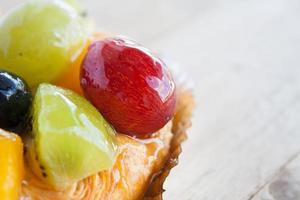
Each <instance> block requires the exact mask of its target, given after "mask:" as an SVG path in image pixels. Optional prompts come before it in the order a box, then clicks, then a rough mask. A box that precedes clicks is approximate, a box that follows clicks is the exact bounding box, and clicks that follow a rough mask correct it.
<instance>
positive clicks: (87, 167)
mask: <svg viewBox="0 0 300 200" xmlns="http://www.w3.org/2000/svg"><path fill="white" fill-rule="evenodd" d="M116 150H117V143H116V135H115V131H114V129H113V128H112V127H111V126H110V125H109V124H108V123H107V122H106V121H105V119H104V118H103V117H102V115H101V114H100V113H99V112H98V111H97V110H96V108H94V107H93V106H92V105H91V104H90V103H89V102H88V101H87V100H86V99H84V98H83V97H81V96H79V95H77V94H76V93H75V92H72V91H69V90H65V89H62V88H59V87H56V86H53V85H50V84H40V85H39V87H38V89H37V92H36V96H35V98H34V103H33V139H32V141H31V142H29V145H28V151H27V152H28V153H27V159H28V163H29V165H30V167H31V169H32V171H33V172H34V173H35V174H36V175H37V176H38V177H40V178H41V179H42V180H44V181H45V182H47V183H49V185H51V186H53V187H54V188H59V189H62V188H65V187H68V186H70V185H72V184H74V183H75V182H77V181H79V180H81V179H83V178H86V177H88V176H90V175H93V174H95V173H97V172H99V171H101V170H107V169H109V168H111V167H112V166H113V164H114V161H115V158H116V156H117V151H116Z"/></svg>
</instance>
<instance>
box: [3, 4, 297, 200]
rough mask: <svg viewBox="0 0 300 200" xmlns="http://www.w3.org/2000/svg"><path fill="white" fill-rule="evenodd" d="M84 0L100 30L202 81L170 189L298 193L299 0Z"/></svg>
mask: <svg viewBox="0 0 300 200" xmlns="http://www.w3.org/2000/svg"><path fill="white" fill-rule="evenodd" d="M0 2H1V4H0V5H1V7H3V8H8V7H10V6H12V5H14V4H15V3H17V2H20V0H12V1H9V2H8V1H4V0H0ZM96 2H97V3H96ZM83 3H84V4H86V5H87V7H88V10H89V13H90V15H91V16H93V17H95V19H96V21H97V24H98V26H99V27H101V29H102V30H106V31H110V32H114V33H120V34H123V35H128V36H130V37H132V38H135V39H136V40H138V41H140V42H141V43H143V44H145V45H146V46H148V47H150V48H151V49H153V50H154V51H157V52H158V53H160V54H161V55H162V56H163V57H164V58H166V60H167V62H168V63H169V66H170V67H171V68H173V69H174V71H175V72H176V73H177V74H180V76H179V77H180V78H181V79H183V80H184V81H183V82H185V83H188V84H189V85H191V87H192V88H193V90H194V94H195V98H196V101H197V109H196V110H195V115H194V120H193V127H192V129H191V130H190V133H189V140H188V141H187V142H186V143H185V144H184V150H183V151H184V152H183V154H182V156H181V158H180V165H179V166H178V167H176V168H175V169H174V170H173V171H172V173H171V175H170V176H169V178H168V180H167V182H166V190H167V191H166V192H165V195H164V196H165V199H167V200H188V199H193V200H198V199H199V200H260V199H261V200H300V1H299V0H241V1H237V0H227V1H222V0H210V1H204V0H185V1H183V0H144V1H140V0H127V1H117V0H102V1H100V0H99V1H95V0H94V1H93V0H86V1H83Z"/></svg>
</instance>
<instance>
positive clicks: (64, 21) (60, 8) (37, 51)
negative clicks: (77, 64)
mask: <svg viewBox="0 0 300 200" xmlns="http://www.w3.org/2000/svg"><path fill="white" fill-rule="evenodd" d="M87 37H88V36H87V31H86V26H85V25H84V20H83V19H82V17H80V15H79V14H78V12H77V11H76V10H75V9H74V8H73V7H72V6H70V5H69V4H67V3H65V2H64V1H61V0H53V1H41V0H32V1H29V2H27V3H25V4H22V5H20V6H19V7H17V8H15V9H14V10H12V11H11V12H10V13H8V15H6V16H5V17H4V18H3V19H2V21H1V22H0V67H1V68H2V69H5V70H7V71H11V72H14V73H15V74H17V75H19V76H21V77H23V78H24V79H25V80H26V81H27V82H28V84H29V86H30V87H36V86H37V85H38V84H39V83H42V82H52V81H55V80H56V79H57V78H58V77H59V76H60V75H61V74H62V73H63V72H64V71H65V70H66V69H67V68H68V67H69V66H70V64H71V63H72V62H73V61H74V60H75V59H76V58H77V56H78V55H79V54H80V52H81V51H82V48H83V47H84V45H85V43H86V42H87Z"/></svg>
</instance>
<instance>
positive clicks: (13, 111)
mask: <svg viewBox="0 0 300 200" xmlns="http://www.w3.org/2000/svg"><path fill="white" fill-rule="evenodd" d="M31 102H32V96H31V93H30V91H29V89H28V86H27V84H26V83H25V81H24V80H23V79H21V78H20V77H18V76H16V75H14V74H12V73H9V72H6V71H3V70H0V128H3V129H5V130H9V131H14V132H17V133H22V132H23V131H24V129H25V127H26V125H27V123H28V117H29V112H30V106H31Z"/></svg>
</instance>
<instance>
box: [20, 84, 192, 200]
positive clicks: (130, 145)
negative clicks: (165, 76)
mask: <svg viewBox="0 0 300 200" xmlns="http://www.w3.org/2000/svg"><path fill="white" fill-rule="evenodd" d="M178 96H179V98H178V104H177V110H176V114H175V117H174V119H173V120H172V121H171V122H169V123H168V124H167V125H166V126H165V127H164V128H162V129H161V130H160V131H158V132H157V133H155V134H154V135H153V137H152V138H149V139H144V140H139V139H134V138H131V137H129V136H126V135H122V134H119V135H118V136H117V139H118V142H119V145H120V148H119V151H120V153H119V155H118V158H117V160H116V163H115V165H114V167H113V168H112V169H111V170H107V171H102V172H100V173H98V174H95V175H93V176H91V177H88V178H86V179H84V180H82V181H80V182H78V183H76V184H74V185H73V186H72V187H70V188H68V189H65V190H62V191H55V190H53V189H51V188H48V186H47V185H46V184H45V183H43V182H42V181H40V180H38V179H37V178H36V177H35V176H34V175H33V174H32V173H31V172H30V170H29V169H27V170H26V178H25V181H24V182H23V187H22V197H23V198H25V197H26V198H28V199H32V200H36V199H37V200H38V199H43V200H53V199H56V200H66V199H70V200H81V199H82V200H91V199H92V200H97V199H101V200H103V199H104V200H105V199H107V200H114V199H116V200H118V199H124V200H126V199H128V200H132V199H133V200H134V199H145V200H146V199H147V200H156V199H162V193H163V187H162V186H163V183H164V181H165V179H166V177H167V176H168V174H169V172H170V170H171V169H172V168H173V167H174V166H176V165H177V162H178V156H179V154H180V152H181V143H182V142H183V141H184V140H185V139H186V130H187V128H189V127H190V125H191V121H190V118H191V113H192V109H193V107H194V103H193V97H192V95H191V93H190V92H189V91H186V90H181V91H179V92H178Z"/></svg>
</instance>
